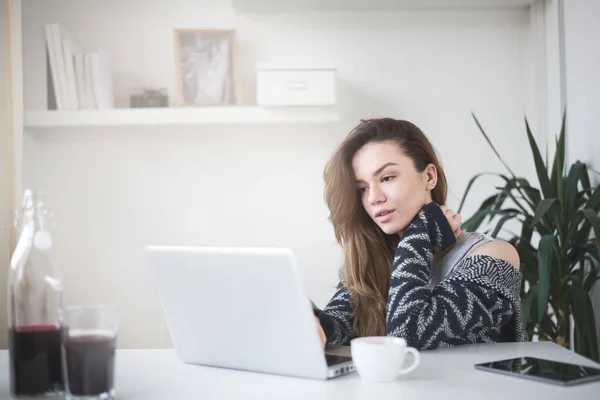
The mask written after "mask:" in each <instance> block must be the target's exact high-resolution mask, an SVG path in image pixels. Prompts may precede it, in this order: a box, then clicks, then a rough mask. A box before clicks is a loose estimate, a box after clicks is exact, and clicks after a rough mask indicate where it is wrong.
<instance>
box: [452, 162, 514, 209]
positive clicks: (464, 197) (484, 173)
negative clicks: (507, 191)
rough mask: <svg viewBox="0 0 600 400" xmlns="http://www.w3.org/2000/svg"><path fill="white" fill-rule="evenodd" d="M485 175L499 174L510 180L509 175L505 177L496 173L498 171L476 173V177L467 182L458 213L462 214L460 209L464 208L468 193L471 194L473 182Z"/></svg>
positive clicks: (502, 176)
mask: <svg viewBox="0 0 600 400" xmlns="http://www.w3.org/2000/svg"><path fill="white" fill-rule="evenodd" d="M485 175H493V176H499V177H501V178H503V179H504V180H505V181H508V178H507V177H505V176H504V175H502V174H498V173H496V172H482V173H479V174H477V175H475V176H474V177H472V178H471V179H470V180H469V182H468V183H467V188H466V189H465V193H464V194H463V197H462V199H461V200H460V205H459V206H458V211H457V213H458V214H460V211H461V210H462V208H463V205H464V204H465V200H466V199H467V195H468V194H469V192H470V191H471V187H472V186H473V184H474V183H475V181H476V180H477V179H479V178H480V177H482V176H485Z"/></svg>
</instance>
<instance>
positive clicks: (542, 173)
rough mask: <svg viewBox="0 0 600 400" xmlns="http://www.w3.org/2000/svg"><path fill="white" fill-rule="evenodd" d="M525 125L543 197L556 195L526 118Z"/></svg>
mask: <svg viewBox="0 0 600 400" xmlns="http://www.w3.org/2000/svg"><path fill="white" fill-rule="evenodd" d="M525 127H526V128H527V138H528V139H529V146H530V147H531V152H532V153H533V161H534V163H535V169H536V171H537V176H538V180H539V181H540V187H541V188H542V193H543V194H544V197H545V198H552V197H556V193H555V191H554V190H553V187H552V185H551V184H550V179H549V178H548V171H547V169H546V165H545V164H544V160H542V156H541V155H540V150H539V149H538V146H537V143H536V142H535V138H534V137H533V134H532V133H531V129H530V128H529V122H527V118H526V119H525Z"/></svg>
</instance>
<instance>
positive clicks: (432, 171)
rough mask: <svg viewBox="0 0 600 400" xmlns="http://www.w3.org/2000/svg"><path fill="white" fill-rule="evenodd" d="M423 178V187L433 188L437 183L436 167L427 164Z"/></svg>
mask: <svg viewBox="0 0 600 400" xmlns="http://www.w3.org/2000/svg"><path fill="white" fill-rule="evenodd" d="M423 173H424V178H425V185H426V186H425V187H426V188H427V190H433V189H434V188H435V185H437V168H436V167H435V165H433V164H429V165H427V166H426V167H425V170H424V171H423Z"/></svg>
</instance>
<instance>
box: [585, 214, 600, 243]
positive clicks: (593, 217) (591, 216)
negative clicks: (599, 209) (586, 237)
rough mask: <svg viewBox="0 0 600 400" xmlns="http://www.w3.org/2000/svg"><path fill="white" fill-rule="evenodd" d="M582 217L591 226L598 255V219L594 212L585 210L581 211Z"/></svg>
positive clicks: (599, 220)
mask: <svg viewBox="0 0 600 400" xmlns="http://www.w3.org/2000/svg"><path fill="white" fill-rule="evenodd" d="M581 212H582V213H583V215H585V217H586V218H587V220H588V221H589V222H590V224H591V225H592V228H593V229H594V236H596V246H597V247H598V253H600V218H599V217H598V215H597V214H596V212H595V211H594V210H590V209H589V208H586V209H585V210H581Z"/></svg>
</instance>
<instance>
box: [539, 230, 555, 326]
mask: <svg viewBox="0 0 600 400" xmlns="http://www.w3.org/2000/svg"><path fill="white" fill-rule="evenodd" d="M553 247H554V235H544V236H542V238H541V239H540V244H539V246H538V271H539V281H538V286H539V295H538V309H537V311H538V315H539V316H542V315H545V314H546V309H547V307H548V293H549V290H550V272H551V271H552V264H553V260H554V251H553Z"/></svg>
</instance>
